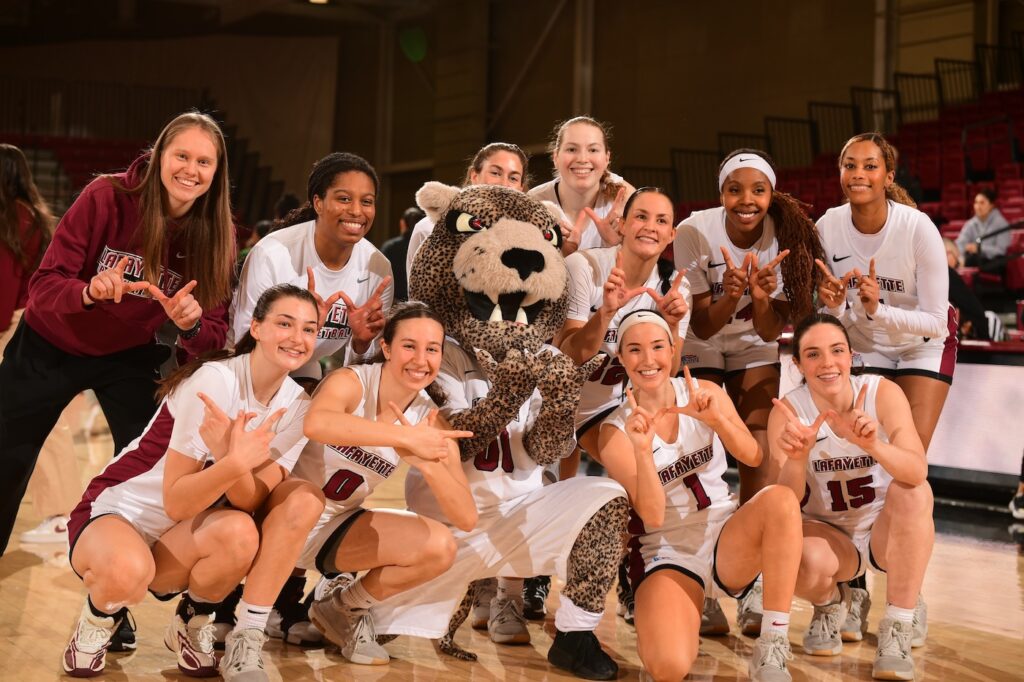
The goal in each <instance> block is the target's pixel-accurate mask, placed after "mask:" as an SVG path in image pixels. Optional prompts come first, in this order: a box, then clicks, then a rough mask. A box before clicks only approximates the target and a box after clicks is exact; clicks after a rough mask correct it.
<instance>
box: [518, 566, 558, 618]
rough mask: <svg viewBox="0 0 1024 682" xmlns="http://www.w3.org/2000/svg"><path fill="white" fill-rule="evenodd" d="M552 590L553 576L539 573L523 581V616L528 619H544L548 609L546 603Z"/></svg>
mask: <svg viewBox="0 0 1024 682" xmlns="http://www.w3.org/2000/svg"><path fill="white" fill-rule="evenodd" d="M550 590H551V576H547V575H538V576H537V577H536V578H527V579H526V580H525V581H523V617H524V618H526V619H527V620H544V616H546V615H547V613H548V609H547V606H546V604H545V602H547V599H548V592H549V591H550Z"/></svg>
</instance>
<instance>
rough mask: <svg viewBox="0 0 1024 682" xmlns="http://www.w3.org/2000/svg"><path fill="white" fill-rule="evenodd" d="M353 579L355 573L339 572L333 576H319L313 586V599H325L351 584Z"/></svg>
mask: <svg viewBox="0 0 1024 682" xmlns="http://www.w3.org/2000/svg"><path fill="white" fill-rule="evenodd" d="M355 579H356V574H355V573H339V574H338V575H336V576H334V577H333V578H327V577H325V576H320V580H318V581H317V583H316V587H314V588H313V601H321V600H324V599H327V598H328V597H329V596H331V595H332V594H334V593H335V592H337V591H338V590H344V589H345V588H346V587H348V586H349V585H351V584H352V583H353V581H355Z"/></svg>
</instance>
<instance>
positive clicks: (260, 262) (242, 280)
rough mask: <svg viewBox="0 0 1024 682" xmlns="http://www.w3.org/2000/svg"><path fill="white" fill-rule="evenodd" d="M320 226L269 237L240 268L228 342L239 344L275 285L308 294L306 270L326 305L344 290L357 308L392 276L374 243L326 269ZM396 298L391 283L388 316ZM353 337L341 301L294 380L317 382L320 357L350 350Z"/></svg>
mask: <svg viewBox="0 0 1024 682" xmlns="http://www.w3.org/2000/svg"><path fill="white" fill-rule="evenodd" d="M315 229H316V222H315V221H312V220H311V221H309V222H306V223H299V224H298V225H292V226H291V227H286V228H284V229H283V230H278V231H276V232H271V233H270V234H268V235H267V236H266V237H264V238H263V239H261V240H259V242H257V243H256V246H254V247H252V250H251V251H250V252H249V255H248V256H247V257H246V259H245V265H243V266H242V274H241V275H240V276H239V282H238V290H237V291H236V292H235V298H234V300H233V301H232V302H231V326H230V327H229V328H228V340H229V342H231V343H237V342H238V340H239V339H241V338H242V335H243V334H245V332H247V331H248V330H249V322H250V321H251V320H252V311H253V309H255V308H256V301H257V300H259V297H260V295H261V294H263V292H264V291H266V290H267V289H269V288H270V287H272V286H274V285H275V284H294V285H295V286H297V287H299V288H302V289H305V288H306V285H307V283H308V279H307V276H306V268H307V267H311V268H313V277H314V278H315V279H316V291H317V293H318V294H319V295H320V297H321V298H323V299H324V300H327V299H328V298H329V297H330V296H331V295H332V294H334V293H335V292H338V291H344V292H345V295H346V296H348V297H349V298H350V299H351V300H352V302H353V303H354V304H355V305H357V306H359V305H363V304H364V303H366V301H367V300H369V298H370V296H372V295H373V292H374V291H376V290H377V287H378V286H380V283H381V282H382V281H383V280H384V278H386V277H390V276H391V263H390V262H388V259H387V257H386V256H384V254H382V253H381V252H380V251H378V250H377V247H375V246H374V245H373V244H371V243H370V242H368V241H367V240H365V239H360V240H359V241H358V242H356V244H355V245H354V246H353V247H352V254H351V255H350V256H349V259H348V262H347V263H346V264H345V265H344V266H343V267H342V268H341V269H340V270H332V269H330V268H328V267H327V266H326V265H325V264H324V262H323V261H322V260H320V256H319V255H318V254H317V252H316V245H315V244H314V242H313V232H314V230H315ZM394 297H395V286H394V284H393V283H391V284H388V286H387V287H385V289H384V292H383V293H382V294H381V297H380V300H381V306H382V308H383V311H384V314H385V315H387V312H388V310H390V309H391V302H392V301H393V300H394ZM351 338H352V328H351V327H349V325H348V308H347V307H346V306H345V302H344V301H343V300H341V299H338V301H336V302H335V304H334V305H333V306H331V309H330V310H329V311H328V313H327V319H326V320H325V321H324V325H323V326H322V327H321V328H320V331H319V333H318V334H317V337H316V350H314V351H313V357H312V359H311V360H310V361H309V362H307V363H306V364H305V365H303V366H302V367H301V368H299V369H298V370H296V371H295V372H292V376H296V377H309V378H312V379H319V378H320V377H321V370H320V358H323V357H326V356H328V355H334V354H335V353H337V352H338V351H340V350H347V349H348V347H349V340H350V339H351Z"/></svg>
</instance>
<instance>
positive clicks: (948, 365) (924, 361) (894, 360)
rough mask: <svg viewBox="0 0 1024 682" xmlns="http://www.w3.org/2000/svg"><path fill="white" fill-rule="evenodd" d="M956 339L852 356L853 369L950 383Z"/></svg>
mask: <svg viewBox="0 0 1024 682" xmlns="http://www.w3.org/2000/svg"><path fill="white" fill-rule="evenodd" d="M956 346H957V341H956V336H955V335H954V336H953V337H947V338H945V339H929V340H928V341H925V342H922V343H919V344H915V345H913V346H909V347H905V348H884V349H877V348H876V349H873V350H870V351H866V352H861V351H857V352H855V353H854V358H853V362H854V367H858V366H862V367H864V370H865V371H866V372H872V373H876V374H882V375H885V376H890V377H895V376H904V375H918V376H927V377H932V378H933V379H940V380H942V381H945V382H946V383H952V381H953V368H954V367H955V366H956Z"/></svg>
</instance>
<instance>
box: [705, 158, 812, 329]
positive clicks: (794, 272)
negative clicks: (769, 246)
mask: <svg viewBox="0 0 1024 682" xmlns="http://www.w3.org/2000/svg"><path fill="white" fill-rule="evenodd" d="M737 154H755V155H757V156H759V157H761V158H762V159H764V160H765V162H766V163H767V164H768V165H769V166H771V167H772V170H775V162H774V161H773V160H772V157H771V156H769V155H768V154H767V153H766V152H763V151H761V150H760V149H747V148H744V149H736V150H734V151H732V152H730V153H729V154H728V155H727V156H726V157H725V158H724V159H723V160H722V164H721V165H720V166H719V167H718V170H719V172H721V170H722V168H724V167H725V164H726V162H727V161H728V160H729V159H731V158H732V157H734V156H736V155H737ZM809 208H810V206H808V205H807V204H805V203H803V202H802V201H800V200H799V199H797V198H796V197H794V196H792V195H790V194H786V193H785V192H780V191H778V190H777V189H775V188H774V187H773V188H772V201H771V204H769V205H768V215H769V216H771V218H772V222H774V224H775V240H776V241H777V242H778V245H779V252H780V253H781V252H782V251H785V250H786V249H789V255H788V256H786V257H785V258H784V259H783V261H782V263H780V264H779V269H780V270H781V271H782V290H783V292H784V293H785V294H786V299H787V300H788V301H789V308H790V313H789V317H790V320H800V319H803V318H804V317H806V316H807V315H810V314H811V313H813V312H814V292H815V291H816V290H817V289H818V285H819V284H820V283H821V277H822V275H821V272H820V271H819V270H818V268H816V267H815V266H814V260H815V259H816V258H817V259H821V260H824V258H825V249H824V247H823V246H822V245H821V238H820V237H819V236H818V229H817V227H816V226H815V225H814V221H812V220H811V219H810V218H809V217H808V214H807V211H808V209H809Z"/></svg>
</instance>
